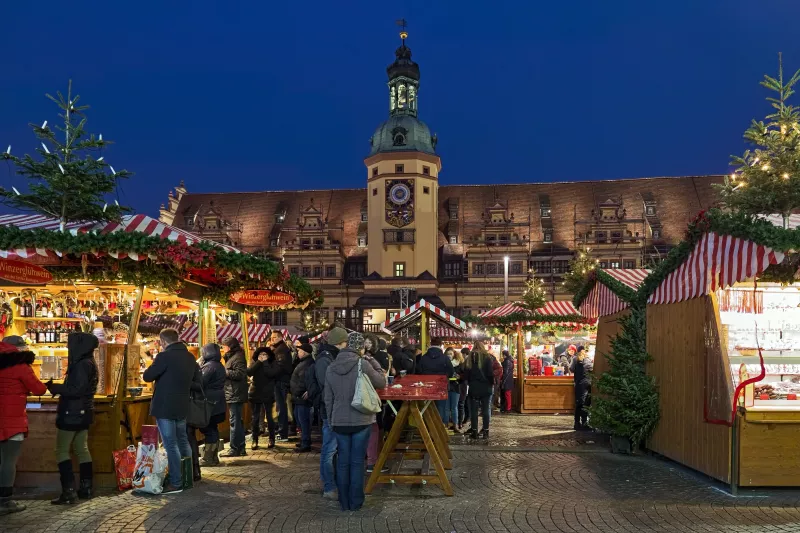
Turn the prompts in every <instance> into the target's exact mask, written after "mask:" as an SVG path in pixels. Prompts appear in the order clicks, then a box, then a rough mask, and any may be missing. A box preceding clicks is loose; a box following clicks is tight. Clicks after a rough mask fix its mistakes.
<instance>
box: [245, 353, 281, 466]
mask: <svg viewBox="0 0 800 533" xmlns="http://www.w3.org/2000/svg"><path fill="white" fill-rule="evenodd" d="M280 372H281V370H280V368H278V363H277V362H275V354H274V353H272V350H271V349H270V348H267V347H262V348H259V349H257V350H256V352H255V353H254V354H253V360H252V362H251V363H250V366H249V367H248V368H247V375H248V376H251V377H252V378H253V383H252V384H251V385H250V391H249V392H248V397H249V398H250V408H251V410H252V412H253V425H252V434H251V438H252V439H253V446H252V448H253V449H254V450H257V449H258V437H259V434H260V432H261V420H262V419H263V417H264V415H265V414H266V417H267V431H268V433H269V444H268V445H267V448H274V447H275V421H274V420H273V419H272V407H273V405H275V380H276V379H277V378H278V376H279V375H280Z"/></svg>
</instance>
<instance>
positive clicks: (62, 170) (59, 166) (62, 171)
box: [58, 163, 66, 174]
mask: <svg viewBox="0 0 800 533" xmlns="http://www.w3.org/2000/svg"><path fill="white" fill-rule="evenodd" d="M58 168H60V169H61V173H62V174H66V172H64V167H62V166H61V163H59V164H58Z"/></svg>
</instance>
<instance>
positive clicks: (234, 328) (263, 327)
mask: <svg viewBox="0 0 800 533" xmlns="http://www.w3.org/2000/svg"><path fill="white" fill-rule="evenodd" d="M270 331H271V328H270V326H269V324H251V325H250V327H248V328H247V337H248V339H249V340H250V342H262V341H263V340H264V339H266V338H267V337H268V336H269V333H270ZM226 337H236V339H237V340H238V341H239V342H242V326H241V325H239V324H228V325H227V326H222V327H218V328H217V341H218V342H222V341H223V339H225V338H226ZM180 338H181V340H182V341H184V342H192V343H196V342H197V341H198V331H197V324H192V325H191V326H189V327H188V328H186V329H185V330H183V332H181V335H180Z"/></svg>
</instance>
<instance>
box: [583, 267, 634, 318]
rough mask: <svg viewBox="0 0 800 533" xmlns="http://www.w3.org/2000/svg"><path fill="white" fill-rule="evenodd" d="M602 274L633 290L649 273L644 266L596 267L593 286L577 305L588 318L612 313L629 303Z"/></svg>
mask: <svg viewBox="0 0 800 533" xmlns="http://www.w3.org/2000/svg"><path fill="white" fill-rule="evenodd" d="M603 274H606V275H608V276H609V277H610V278H612V279H614V280H616V281H619V282H620V283H622V284H623V285H625V286H626V287H628V288H630V289H631V290H633V291H636V290H638V289H639V287H640V286H641V285H642V282H643V281H644V280H645V278H646V277H647V276H648V275H649V274H650V271H649V270H647V269H644V268H631V269H616V268H615V269H608V270H605V269H603V270H600V269H598V270H597V272H596V274H595V279H594V286H593V287H592V289H591V290H590V291H589V292H588V293H587V294H586V297H585V298H584V299H583V301H582V302H580V304H579V305H578V308H579V309H580V312H581V314H582V315H583V316H585V317H588V318H598V317H601V316H606V315H613V314H614V313H618V312H620V311H622V310H623V309H626V308H628V307H629V305H630V303H629V302H627V301H626V300H625V299H623V298H621V297H620V296H621V295H619V294H616V293H615V292H614V291H613V289H612V287H610V286H609V285H610V284H609V283H606V280H607V279H606V278H605V277H604V276H603Z"/></svg>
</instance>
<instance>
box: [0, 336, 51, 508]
mask: <svg viewBox="0 0 800 533" xmlns="http://www.w3.org/2000/svg"><path fill="white" fill-rule="evenodd" d="M4 341H5V339H4ZM35 357H36V355H35V354H34V353H33V352H31V351H29V350H25V351H19V350H17V348H16V346H14V345H12V344H10V343H7V342H2V343H0V516H3V515H6V514H9V513H18V512H20V511H24V510H25V505H23V504H21V503H17V502H15V501H14V500H12V499H11V496H12V495H13V494H14V478H15V477H16V474H17V459H19V455H20V452H21V451H22V443H23V442H24V440H25V437H27V436H28V414H27V412H26V411H25V407H26V405H27V402H28V398H27V397H28V394H33V395H35V396H41V395H42V394H44V393H45V392H47V387H46V386H45V384H44V383H42V382H41V381H39V378H37V377H36V374H35V373H34V372H33V368H31V365H32V364H33V360H34V359H35Z"/></svg>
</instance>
